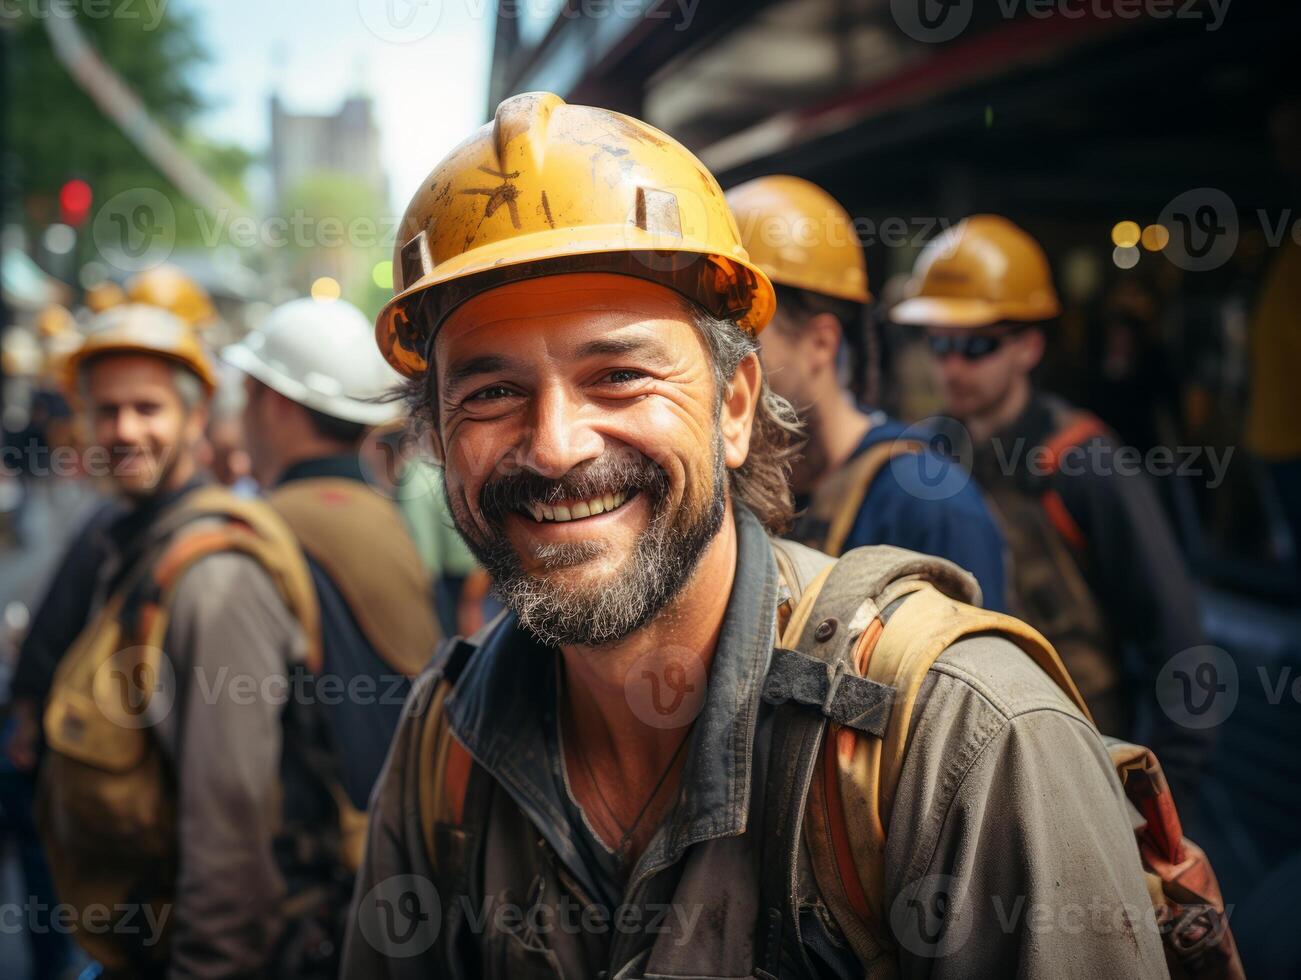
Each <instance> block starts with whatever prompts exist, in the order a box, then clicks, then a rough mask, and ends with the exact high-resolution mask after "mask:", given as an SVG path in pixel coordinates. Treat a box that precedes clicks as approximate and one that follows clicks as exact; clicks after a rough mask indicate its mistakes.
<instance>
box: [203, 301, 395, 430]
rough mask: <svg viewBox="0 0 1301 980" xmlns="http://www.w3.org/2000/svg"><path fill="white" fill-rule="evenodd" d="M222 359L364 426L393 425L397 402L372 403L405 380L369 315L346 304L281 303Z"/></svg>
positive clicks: (291, 395) (324, 410)
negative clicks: (393, 365)
mask: <svg viewBox="0 0 1301 980" xmlns="http://www.w3.org/2000/svg"><path fill="white" fill-rule="evenodd" d="M221 358H222V360H224V361H225V362H226V363H227V364H232V365H234V366H235V367H237V368H239V369H240V370H241V371H243V372H244V373H246V374H249V375H252V376H253V377H254V378H257V380H258V381H261V382H262V383H263V384H264V385H266V386H267V387H268V388H272V389H274V390H275V391H278V392H280V394H282V395H284V396H285V397H286V398H288V399H290V400H291V401H295V402H297V403H298V404H300V405H305V406H307V407H308V408H312V409H315V410H316V411H318V412H321V413H323V414H325V415H329V416H331V417H333V418H337V419H344V420H345V421H348V422H358V423H361V424H363V425H380V424H382V423H384V422H391V421H392V420H393V419H395V418H397V417H398V415H400V414H401V412H402V408H401V405H400V404H398V403H396V402H376V401H374V400H373V399H375V398H376V397H378V396H380V395H383V394H385V393H387V392H389V391H391V390H392V389H393V388H394V387H395V386H396V385H397V384H398V382H400V381H401V380H402V378H401V377H400V376H399V375H398V374H397V372H395V371H394V370H393V369H392V368H390V367H389V366H388V364H387V363H386V362H385V360H384V357H383V355H381V354H380V352H379V348H378V347H376V346H375V329H374V327H372V326H371V322H370V320H369V319H367V317H366V315H365V314H364V313H362V312H361V310H359V309H357V307H355V306H353V305H352V304H351V303H345V302H344V301H343V300H337V299H336V300H316V299H296V300H293V301H292V302H289V303H285V304H284V305H283V306H278V307H276V308H275V309H274V310H272V311H271V313H270V314H269V315H268V316H267V318H266V320H265V322H263V323H262V325H261V326H260V327H258V329H256V330H254V331H252V332H251V333H249V335H248V336H246V337H245V338H244V339H243V340H241V341H240V342H239V343H237V344H231V345H230V346H229V347H226V348H225V349H223V350H222V352H221Z"/></svg>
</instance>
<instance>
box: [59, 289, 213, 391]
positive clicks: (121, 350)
mask: <svg viewBox="0 0 1301 980" xmlns="http://www.w3.org/2000/svg"><path fill="white" fill-rule="evenodd" d="M103 354H153V355H156V356H158V357H162V358H165V359H166V360H169V361H172V362H174V363H176V364H180V365H181V366H182V367H185V368H188V369H189V370H190V371H191V372H192V373H193V374H194V375H195V376H196V377H198V379H199V380H200V381H202V382H203V387H204V389H205V390H206V391H207V392H208V394H212V391H213V389H214V388H216V386H217V376H216V374H215V373H214V371H213V369H212V362H211V361H210V360H209V359H208V355H207V354H206V353H205V352H204V350H203V345H202V344H201V343H200V342H199V338H198V335H197V334H196V333H195V332H194V329H193V328H192V327H191V326H190V325H189V324H188V323H186V322H185V321H184V320H182V319H181V318H180V317H178V316H175V315H174V314H172V313H169V312H167V311H166V310H162V309H159V308H158V307H156V306H144V305H142V304H138V303H131V304H128V305H126V306H116V307H114V308H113V309H111V310H106V311H105V312H103V313H100V314H98V315H96V316H95V317H94V319H92V320H91V322H90V324H89V327H88V330H87V333H86V339H85V340H84V341H82V344H81V346H80V347H78V348H77V349H76V350H75V351H73V352H72V354H70V355H69V356H68V359H67V361H66V362H65V364H64V368H63V376H64V384H65V386H66V388H67V390H68V393H69V394H70V395H72V396H74V397H75V396H76V395H77V374H78V373H79V372H80V370H81V368H82V365H84V364H86V363H87V362H88V361H90V360H91V359H93V358H95V357H99V356H101V355H103Z"/></svg>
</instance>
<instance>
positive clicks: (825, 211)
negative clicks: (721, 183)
mask: <svg viewBox="0 0 1301 980" xmlns="http://www.w3.org/2000/svg"><path fill="white" fill-rule="evenodd" d="M727 203H728V204H729V205H731V207H732V214H733V216H735V218H736V223H737V226H738V227H739V228H740V229H741V241H742V243H743V244H744V245H745V250H746V251H747V252H749V253H750V259H751V260H752V261H753V262H754V263H755V264H757V265H758V266H759V268H760V269H762V270H763V271H764V272H766V273H767V274H768V278H769V279H771V280H772V281H773V282H775V283H779V284H780V285H783V286H791V287H794V288H795V289H807V290H809V291H810V292H814V293H821V294H822V295H824V296H835V297H837V298H838V299H847V300H852V301H853V302H855V303H866V302H868V301H869V300H871V298H872V296H871V294H870V293H869V292H868V291H867V262H866V261H865V260H864V258H863V249H862V247H861V246H860V245H859V242H858V235H857V233H856V232H855V231H854V222H853V219H852V218H850V216H849V213H848V212H847V211H846V210H845V209H844V208H842V207H841V206H840V202H839V201H837V200H836V199H835V198H834V197H832V196H831V195H830V194H828V193H827V192H826V191H824V190H823V189H822V188H821V187H819V186H818V185H817V184H814V183H811V182H810V181H807V180H805V179H804V178H802V177H791V176H788V175H785V174H778V175H775V176H772V177H757V178H755V179H754V180H750V181H746V182H745V183H744V184H740V185H739V186H737V187H733V188H732V189H731V190H730V191H728V192H727Z"/></svg>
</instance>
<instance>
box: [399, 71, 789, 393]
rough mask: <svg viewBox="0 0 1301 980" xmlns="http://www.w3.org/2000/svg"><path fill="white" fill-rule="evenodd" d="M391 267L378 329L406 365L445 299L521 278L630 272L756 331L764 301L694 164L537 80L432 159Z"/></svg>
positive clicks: (420, 352) (768, 314)
mask: <svg viewBox="0 0 1301 980" xmlns="http://www.w3.org/2000/svg"><path fill="white" fill-rule="evenodd" d="M393 270H394V272H393V276H394V286H395V292H396V295H395V296H394V298H393V299H392V300H391V301H390V302H389V303H388V305H387V306H385V307H384V309H383V310H382V311H381V312H380V315H379V319H378V320H377V322H376V327H375V330H376V340H377V341H378V343H379V347H380V350H381V351H383V353H384V356H385V357H386V358H387V359H388V362H389V363H390V364H391V365H393V367H394V368H396V369H397V370H398V371H400V372H401V373H403V374H405V375H408V376H411V375H415V374H419V373H420V372H422V371H423V370H424V369H425V367H426V363H425V354H426V351H427V349H428V345H429V341H430V339H431V337H432V335H433V332H434V331H435V330H436V329H437V327H438V325H439V324H440V323H441V322H442V320H443V319H444V317H446V316H447V314H448V313H450V312H451V311H452V310H453V309H455V308H456V306H458V305H459V304H460V303H463V302H464V301H465V300H467V299H469V298H470V297H471V296H474V295H475V294H477V293H480V292H483V291H484V290H487V289H491V288H493V287H494V286H499V285H502V284H504V283H507V282H513V281H518V280H521V279H529V278H535V277H538V276H544V275H555V274H560V273H564V272H614V273H622V274H624V275H630V276H637V277H639V278H642V279H648V280H651V281H653V282H658V283H662V284H663V285H666V286H669V287H670V288H673V289H675V290H677V291H678V292H680V293H682V294H683V295H684V296H687V297H689V298H690V299H692V300H694V301H695V302H697V303H699V304H700V305H701V306H703V307H704V308H705V309H706V310H708V311H709V312H710V313H712V314H714V315H715V316H718V317H720V318H726V319H732V320H735V321H736V322H737V323H739V324H740V326H741V327H742V328H744V329H747V330H749V331H751V332H755V333H757V332H758V331H760V330H762V329H763V328H764V327H765V326H766V325H767V323H768V321H769V320H770V319H771V318H772V312H773V307H774V305H775V299H774V295H773V289H772V284H771V283H770V282H769V281H768V278H767V276H765V275H764V274H763V273H762V272H761V271H760V270H759V268H758V267H757V266H755V265H754V264H753V263H752V262H751V261H750V258H749V256H748V255H747V254H746V251H745V249H744V248H743V247H742V245H741V241H740V236H739V235H738V233H737V228H736V222H735V221H734V220H733V218H732V214H731V212H730V211H729V210H728V207H727V202H726V201H725V200H724V198H723V192H722V189H721V188H720V187H719V186H718V182H717V181H716V180H714V178H713V176H712V175H711V174H710V173H709V171H708V170H706V169H705V166H704V164H702V163H701V162H700V161H699V160H697V159H696V158H695V157H694V156H692V155H691V153H690V152H688V151H687V150H686V149H685V148H684V147H682V146H681V145H680V144H678V143H677V142H675V141H674V140H672V139H671V138H670V137H668V136H666V135H665V134H664V133H661V132H660V131H659V130H657V129H654V128H652V127H651V126H648V125H646V124H645V123H643V122H640V121H639V120H636V119H633V118H631V117H629V116H624V115H621V114H619V113H617V112H610V111H608V110H605V109H595V108H590V107H588V106H577V105H573V106H571V105H566V104H565V102H564V101H563V100H562V99H561V98H560V97H559V96H556V95H552V94H550V93H547V92H535V93H531V94H528V95H517V96H515V97H514V98H510V99H507V100H506V101H505V102H503V103H502V104H501V105H500V106H498V107H497V114H496V117H495V118H494V120H493V121H492V122H491V123H488V124H487V125H485V126H483V127H482V128H481V129H479V130H478V131H477V132H475V133H473V134H471V135H470V137H469V138H468V139H466V140H465V141H464V142H462V143H461V144H460V146H458V147H457V148H456V149H454V150H452V152H451V153H449V154H448V155H447V156H446V157H445V158H444V159H443V160H442V162H441V163H439V164H438V166H437V167H435V168H434V170H433V172H432V173H431V174H430V175H429V176H428V177H427V178H426V179H425V181H424V183H423V184H422V185H421V188H420V190H419V192H418V193H417V194H416V195H415V197H414V198H412V200H411V203H410V205H408V207H407V212H406V215H405V216H404V217H403V219H402V225H401V228H400V229H399V233H398V244H397V248H396V250H395V252H394V257H393Z"/></svg>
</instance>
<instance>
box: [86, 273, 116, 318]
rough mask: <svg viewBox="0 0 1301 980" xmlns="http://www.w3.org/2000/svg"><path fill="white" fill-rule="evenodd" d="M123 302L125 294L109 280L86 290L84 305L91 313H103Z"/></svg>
mask: <svg viewBox="0 0 1301 980" xmlns="http://www.w3.org/2000/svg"><path fill="white" fill-rule="evenodd" d="M125 302H126V292H125V291H123V289H122V287H121V286H119V285H118V284H117V283H115V282H113V280H111V279H105V280H104V281H103V282H100V283H96V284H95V285H93V286H91V287H90V288H89V289H87V290H86V305H87V306H88V307H90V311H91V312H92V313H103V312H104V311H105V310H111V309H112V308H113V307H115V306H121V305H122V304H123V303H125Z"/></svg>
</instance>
